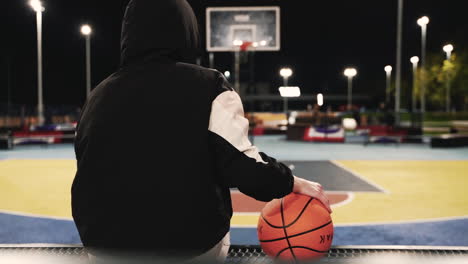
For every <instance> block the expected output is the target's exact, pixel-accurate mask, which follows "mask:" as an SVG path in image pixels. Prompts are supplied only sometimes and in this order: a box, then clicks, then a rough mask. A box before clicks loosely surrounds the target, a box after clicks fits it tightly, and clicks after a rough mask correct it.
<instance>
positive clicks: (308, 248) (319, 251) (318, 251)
mask: <svg viewBox="0 0 468 264" xmlns="http://www.w3.org/2000/svg"><path fill="white" fill-rule="evenodd" d="M292 248H302V249H307V250H310V251H314V252H317V253H328V250H327V251H321V250H316V249H313V248H310V247H304V246H293V247H292Z"/></svg>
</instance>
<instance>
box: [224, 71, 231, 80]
mask: <svg viewBox="0 0 468 264" xmlns="http://www.w3.org/2000/svg"><path fill="white" fill-rule="evenodd" d="M224 76H226V78H228V79H229V77H231V72H230V71H225V72H224Z"/></svg>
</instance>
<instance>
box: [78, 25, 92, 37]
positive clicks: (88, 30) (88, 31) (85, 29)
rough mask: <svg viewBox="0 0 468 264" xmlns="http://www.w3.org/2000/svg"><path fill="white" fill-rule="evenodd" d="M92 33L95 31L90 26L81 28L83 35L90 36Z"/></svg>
mask: <svg viewBox="0 0 468 264" xmlns="http://www.w3.org/2000/svg"><path fill="white" fill-rule="evenodd" d="M92 32H93V30H92V29H91V27H90V26H89V25H83V26H81V34H83V35H85V36H89V35H90V34H91V33H92Z"/></svg>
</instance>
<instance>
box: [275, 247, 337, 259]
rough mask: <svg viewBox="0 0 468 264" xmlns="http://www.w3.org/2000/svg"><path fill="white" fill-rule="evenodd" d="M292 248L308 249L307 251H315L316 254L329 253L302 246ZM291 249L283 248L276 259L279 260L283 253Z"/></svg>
mask: <svg viewBox="0 0 468 264" xmlns="http://www.w3.org/2000/svg"><path fill="white" fill-rule="evenodd" d="M291 248H302V249H307V250H310V251H314V252H317V253H328V250H327V251H320V250H316V249H313V248H308V247H302V246H294V247H291ZM291 248H289V247H287V248H283V249H282V250H280V251H279V252H278V254H276V256H275V258H278V257H279V256H280V255H281V253H283V252H284V251H286V250H288V249H291Z"/></svg>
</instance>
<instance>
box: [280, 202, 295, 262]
mask: <svg viewBox="0 0 468 264" xmlns="http://www.w3.org/2000/svg"><path fill="white" fill-rule="evenodd" d="M283 201H284V198H281V221H282V222H283V226H284V212H283ZM283 232H284V236H285V237H286V242H288V247H289V249H290V250H291V255H292V256H293V258H294V262H296V255H295V254H294V250H292V248H291V242H289V238H288V232H287V231H286V227H284V228H283Z"/></svg>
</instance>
